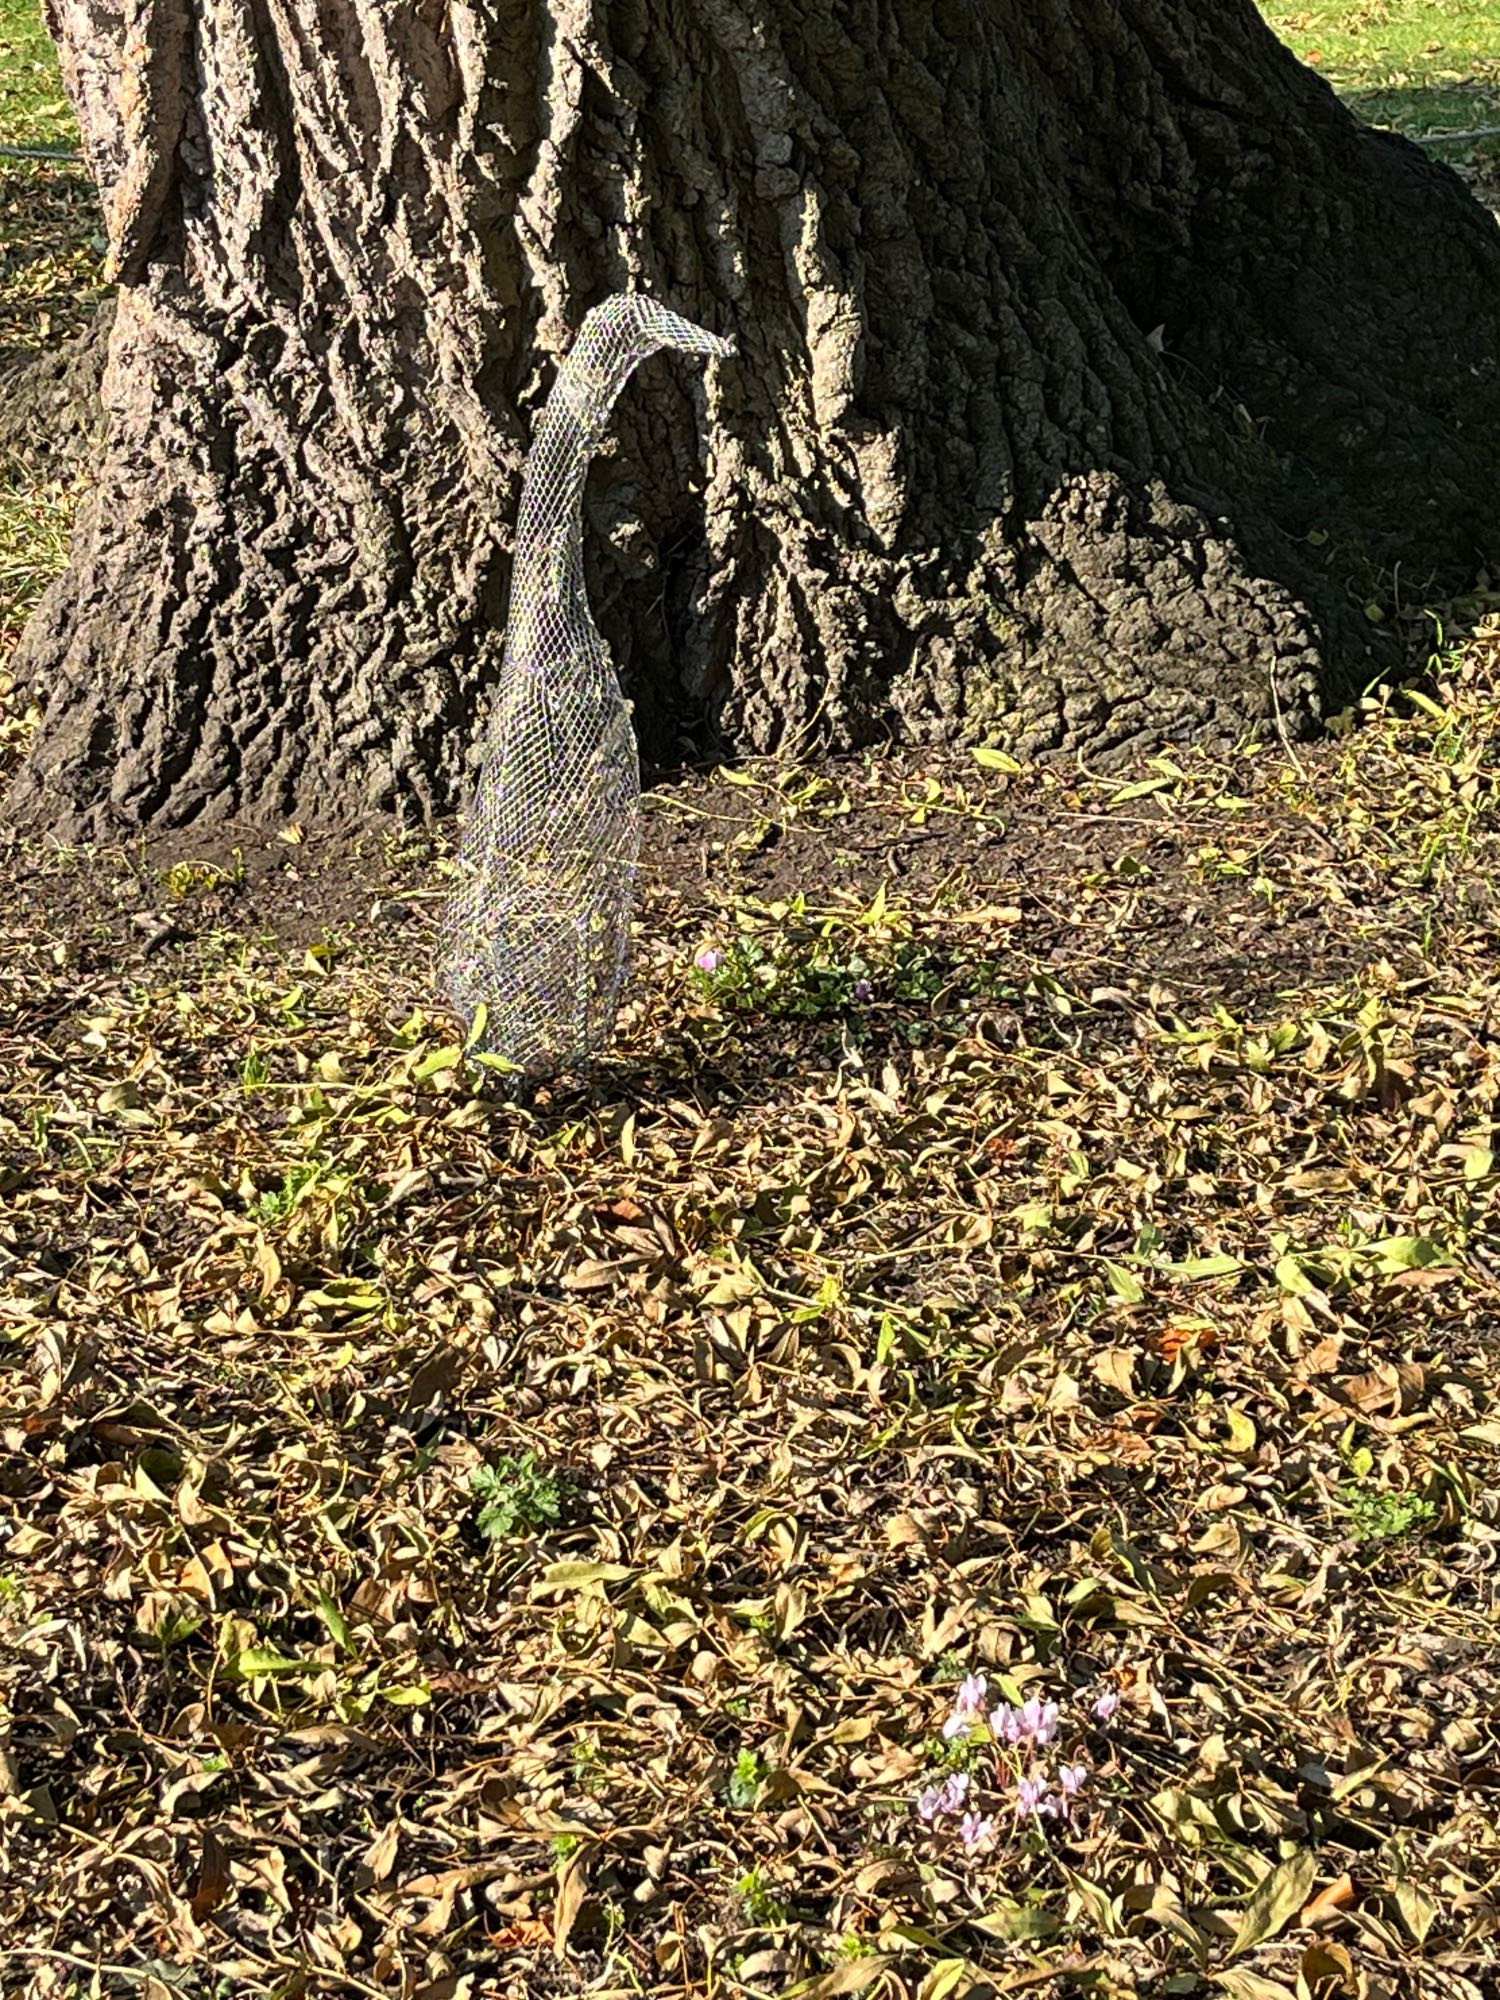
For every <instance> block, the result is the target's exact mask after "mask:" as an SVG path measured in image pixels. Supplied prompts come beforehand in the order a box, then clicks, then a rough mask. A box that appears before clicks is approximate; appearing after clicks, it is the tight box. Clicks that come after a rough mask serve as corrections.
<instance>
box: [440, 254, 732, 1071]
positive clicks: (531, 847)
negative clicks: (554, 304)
mask: <svg viewBox="0 0 1500 2000" xmlns="http://www.w3.org/2000/svg"><path fill="white" fill-rule="evenodd" d="M663 348H674V349H676V350H677V351H678V352H679V353H684V354H694V355H699V356H703V357H707V356H713V355H717V356H725V355H728V354H730V353H732V352H733V349H732V346H731V344H730V342H728V341H726V340H720V339H718V338H717V337H716V336H715V335H713V334H710V333H706V332H705V331H704V330H703V329H702V328H701V327H698V326H695V325H693V324H692V323H691V322H690V321H688V320H685V319H680V318H679V317H678V316H677V315H676V314H675V313H671V312H668V311H667V310H666V309H665V308H664V307H663V306H661V305H658V304H657V302H656V301H655V300H654V299H651V298H648V297H646V296H645V295H644V294H642V293H638V292H627V293H621V294H619V295H618V296H616V297H614V298H611V299H608V300H606V301H605V303H604V304H603V305H601V306H597V307H596V308H595V309H594V310H593V311H592V312H591V313H590V314H589V315H588V317H587V318H586V319H585V321H584V323H583V326H582V328H581V329H580V331H579V335H578V338H577V340H576V341H575V343H574V345H573V348H572V350H571V352H570V353H569V355H568V358H567V360H566V361H565V362H564V363H563V365H562V368H561V369H560V371H559V373H558V377H557V381H556V382H555V384H554V385H553V389H552V393H551V395H550V397H549V398H548V400H547V404H546V407H545V408H544V410H543V411H542V415H541V417H540V419H539V420H538V423H537V429H536V436H535V438H534V440H533V442H532V448H531V454H530V457H529V459H528V461H527V466H526V475H525V479H524V481H523V485H522V492H521V511H520V518H519V521H518V523H517V527H516V541H515V556H514V566H513V571H512V584H511V603H510V617H509V622H508V625H507V630H506V639H505V654H504V659H503V662H502V666H501V672H500V681H499V686H498V688H497V690H496V698H495V706H494V710H493V712H492V716H491V720H490V725H489V732H488V738H487V742H486V747H485V757H484V763H483V769H482V773H481V776H480V780H479V786H478V790H477V793H476V796H475V802H474V807H473V810H472V813H471V816H470V822H469V826H468V830H467V833H466V836H465V840H464V843H463V847H462V850H461V853H460V857H459V859H460V873H461V882H460V888H459V890H458V892H457V894H456V895H455V897H454V899H453V902H452V905H451V907H450V910H449V914H448V920H447V924H446V935H445V942H444V958H445V961H446V963H445V971H446V975H447V985H448V990H449V995H450V997H451V999H452V1000H453V1003H454V1005H455V1006H456V1007H457V1008H458V1010H459V1012H460V1013H461V1014H462V1015H463V1017H464V1019H465V1020H466V1021H467V1022H468V1023H469V1024H470V1027H471V1039H472V1041H473V1042H474V1044H475V1045H477V1046H478V1047H479V1048H481V1049H482V1050H484V1051H485V1052H487V1053H488V1054H490V1055H492V1056H494V1057H497V1058H499V1059H500V1063H501V1065H502V1066H503V1068H504V1069H505V1070H506V1071H508V1072H510V1073H511V1074H512V1075H514V1076H516V1077H519V1078H523V1079H527V1080H531V1081H540V1080H541V1079H543V1078H545V1077H547V1076H552V1075H556V1074H557V1073H559V1072H560V1071H563V1070H569V1069H576V1068H579V1067H581V1066H582V1065H584V1064H585V1063H587V1062H588V1061H589V1059H590V1058H591V1057H593V1056H596V1055H598V1054H599V1052H600V1051H601V1050H602V1049H603V1048H605V1047H606V1046H607V1045H608V1043H609V1040H610V1038H611V1037H612V1035H613V1033H614V1028H615V1019H616V1015H617V1014H618V1011H619V1002H620V992H621V988H622V986H623V984H624V979H625V973H626V969H627V964H628V957H629V938H630V919H631V912H632V908H633V905H634V894H635V877H636V869H637V865H638V861H639V856H640V760H639V754H638V752H637V749H636V741H635V731H634V728H633V725H632V721H631V712H630V707H629V704H628V703H627V702H626V701H625V699H624V696H623V695H622V694H621V691H620V684H619V680H618V678H617V676H616V673H615V668H614V663H613V661H612V660H611V659H610V656H609V651H608V649H607V647H606V646H605V644H604V641H603V639H602V638H601V637H600V635H599V632H598V630H597V628H596V626H595V624H594V620H593V617H592V615H591V613H590V610H589V603H588V595H587V591H586V590H585V587H584V576H583V492H584V482H585V480H586V478H587V476H588V469H589V465H590V462H591V461H592V459H593V457H594V455H595V453H596V452H597V451H598V449H599V447H600V445H601V444H602V442H603V440H604V436H605V431H606V427H607V425H608V423H609V419H610V416H611V414H612V412H613V410H614V408H615V405H616V403H617V402H618V401H619V398H620V394H621V392H622V391H623V389H624V387H625V384H626V383H627V382H628V381H629V379H630V377H631V375H632V374H633V373H634V372H635V370H636V368H637V367H639V365H640V363H641V362H642V361H644V360H646V359H647V358H648V356H650V355H652V354H655V353H657V352H659V351H660V350H661V349H663Z"/></svg>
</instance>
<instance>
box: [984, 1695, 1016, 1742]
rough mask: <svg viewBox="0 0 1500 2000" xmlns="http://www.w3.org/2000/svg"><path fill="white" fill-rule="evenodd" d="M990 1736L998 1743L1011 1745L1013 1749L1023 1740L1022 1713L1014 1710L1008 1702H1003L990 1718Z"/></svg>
mask: <svg viewBox="0 0 1500 2000" xmlns="http://www.w3.org/2000/svg"><path fill="white" fill-rule="evenodd" d="M990 1734H991V1735H992V1736H993V1737H994V1739H995V1741H996V1742H997V1743H1009V1744H1010V1745H1011V1747H1012V1748H1014V1747H1015V1745H1016V1744H1018V1743H1019V1742H1020V1740H1021V1711H1020V1709H1018V1708H1012V1707H1011V1705H1010V1703H1009V1702H1008V1701H1005V1702H1002V1703H1001V1704H1000V1706H999V1707H998V1708H997V1709H996V1710H995V1711H994V1713H993V1714H992V1715H991V1717H990Z"/></svg>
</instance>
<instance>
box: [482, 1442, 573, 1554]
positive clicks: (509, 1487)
mask: <svg viewBox="0 0 1500 2000" xmlns="http://www.w3.org/2000/svg"><path fill="white" fill-rule="evenodd" d="M469 1490H470V1491H471V1492H472V1493H473V1495H474V1497H475V1498H476V1499H477V1500H478V1501H479V1503H480V1506H479V1532H480V1534H481V1535H483V1536H484V1538H485V1540H486V1541H487V1542H508V1541H512V1540H514V1538H515V1537H516V1536H517V1535H535V1534H541V1533H542V1532H543V1531H544V1530H545V1529H547V1528H555V1527H556V1526H557V1525H558V1523H559V1522H560V1521H561V1520H562V1516H563V1505H564V1500H565V1497H566V1491H567V1489H566V1487H565V1486H564V1485H563V1483H562V1481H560V1480H558V1479H554V1478H553V1477H552V1476H551V1475H550V1474H548V1473H546V1472H544V1471H543V1470H542V1468H541V1466H540V1464H539V1463H538V1461H537V1456H536V1453H535V1452H534V1451H528V1452H526V1453H525V1454H524V1455H523V1456H522V1457H520V1458H502V1459H498V1460H497V1461H496V1462H495V1464H494V1465H481V1466H479V1467H478V1468H477V1469H476V1471H475V1472H473V1473H472V1474H471V1476H470V1479H469Z"/></svg>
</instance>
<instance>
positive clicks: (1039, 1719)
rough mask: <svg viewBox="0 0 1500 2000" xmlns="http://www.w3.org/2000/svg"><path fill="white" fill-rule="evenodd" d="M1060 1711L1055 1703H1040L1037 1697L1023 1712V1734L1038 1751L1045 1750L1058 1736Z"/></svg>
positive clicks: (1029, 1702)
mask: <svg viewBox="0 0 1500 2000" xmlns="http://www.w3.org/2000/svg"><path fill="white" fill-rule="evenodd" d="M1057 1722H1058V1711H1057V1703H1056V1702H1055V1701H1039V1700H1038V1699H1037V1697H1036V1696H1035V1695H1033V1696H1032V1698H1031V1700H1030V1701H1028V1702H1027V1704H1026V1706H1025V1707H1024V1708H1023V1709H1022V1710H1021V1733H1022V1734H1023V1735H1024V1736H1025V1737H1027V1738H1028V1739H1029V1740H1030V1741H1031V1742H1033V1743H1035V1744H1036V1746H1037V1748H1038V1749H1041V1750H1045V1749H1046V1747H1047V1745H1048V1744H1049V1743H1051V1742H1053V1741H1054V1740H1055V1738H1056V1736H1057Z"/></svg>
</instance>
